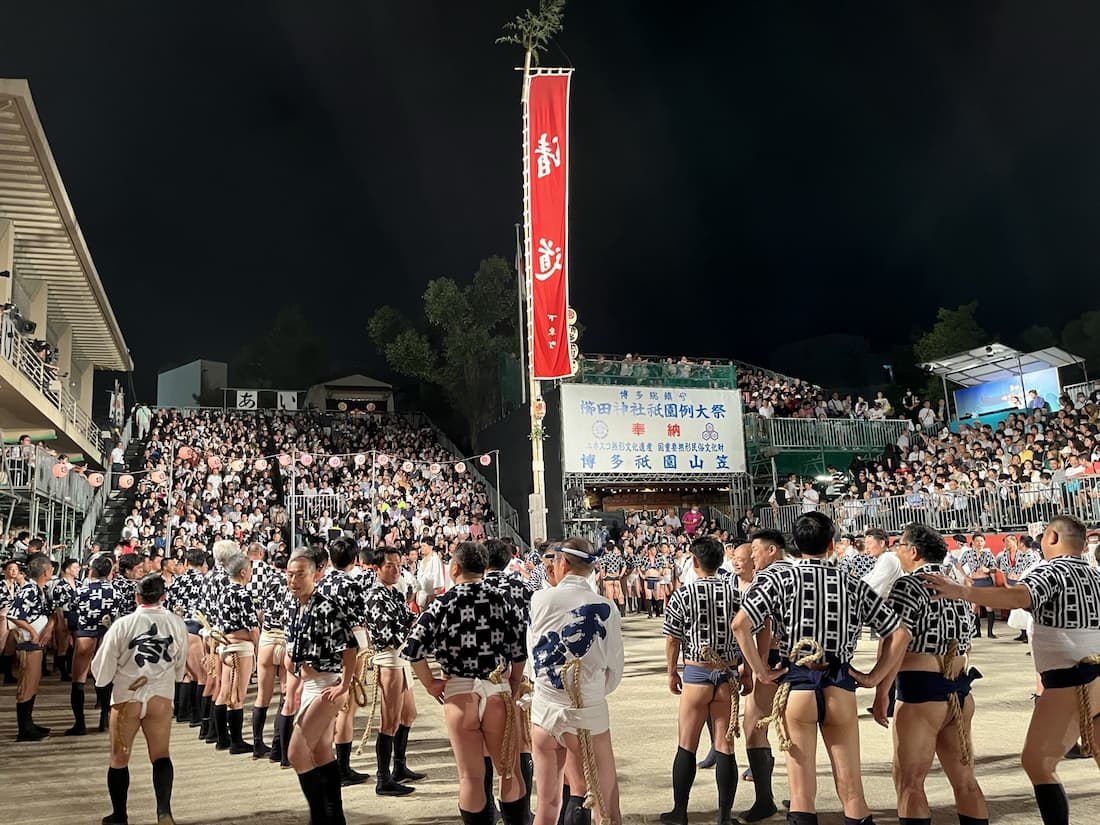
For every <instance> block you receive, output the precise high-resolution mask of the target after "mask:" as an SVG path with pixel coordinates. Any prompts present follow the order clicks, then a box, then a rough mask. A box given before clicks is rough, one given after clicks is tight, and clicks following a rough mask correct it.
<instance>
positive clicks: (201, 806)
mask: <svg viewBox="0 0 1100 825" xmlns="http://www.w3.org/2000/svg"><path fill="white" fill-rule="evenodd" d="M624 628H625V629H624V632H625V635H626V654H627V667H626V678H625V679H624V680H623V683H622V686H621V687H620V688H619V690H618V691H617V692H616V693H615V695H614V696H613V697H612V699H611V715H612V732H613V737H614V742H615V749H616V752H617V758H618V768H619V776H620V783H621V786H622V800H623V801H622V805H623V813H624V817H625V821H626V823H631V825H633V824H634V823H649V822H657V821H658V820H657V815H658V813H659V812H660V811H664V810H668V809H669V808H670V807H671V801H672V793H671V780H670V770H671V765H672V758H673V756H674V754H675V752H676V701H677V700H676V698H675V697H673V696H671V695H670V694H669V693H668V689H667V687H666V682H665V677H664V665H663V642H662V639H661V637H660V624H659V620H657V619H646V618H644V617H641V618H638V617H628V619H627V620H626V622H625V625H624ZM1000 630H1001V638H999V639H996V640H988V639H985V640H979V641H977V643H976V645H977V647H976V650H975V652H974V655H973V657H972V664H974V665H975V666H977V667H978V668H980V669H981V670H982V672H983V673H984V674H985V677H986V678H985V679H983V680H981V681H979V682H977V683H976V684H975V689H974V693H975V697H976V700H977V703H978V709H977V715H976V719H975V731H974V752H975V755H976V763H977V765H978V777H979V781H980V782H981V784H982V787H983V790H984V791H985V794H986V796H987V798H988V799H989V803H990V811H991V816H990V820H991V821H992V822H999V823H1021V824H1022V823H1025V822H1026V823H1034V822H1038V821H1039V817H1038V812H1037V810H1036V808H1035V804H1034V800H1033V797H1032V794H1031V787H1030V785H1029V784H1028V781H1027V778H1026V777H1025V775H1024V773H1023V771H1022V770H1021V769H1020V766H1019V753H1020V747H1021V744H1022V742H1023V738H1024V733H1025V731H1026V728H1027V723H1028V719H1029V717H1030V714H1031V699H1030V696H1031V692H1032V690H1033V689H1034V672H1033V670H1032V667H1031V659H1030V658H1029V657H1027V656H1025V649H1026V647H1025V645H1022V644H1017V643H1014V642H1012V641H1011V640H1010V638H1011V636H1012V635H1014V634H1013V632H1012V631H1010V630H1009V629H1008V628H1006V627H1004V626H1003V625H1001V626H1000ZM871 652H873V645H872V643H870V642H864V643H863V645H862V652H861V655H860V657H858V658H857V663H858V662H859V661H860V660H861V659H863V657H864V656H865V655H866V654H869V653H871ZM416 690H417V701H418V702H419V706H420V711H421V716H420V718H419V719H418V721H417V724H416V726H415V727H414V729H413V737H412V742H411V743H410V748H409V763H410V765H411V766H412V767H413V768H415V769H417V770H421V771H425V772H427V773H428V779H427V780H425V781H423V782H421V783H420V784H419V785H418V786H417V792H416V793H415V794H414V795H412V796H411V797H408V798H405V799H400V800H392V799H382V798H379V797H377V796H375V794H374V788H373V785H361V786H358V787H354V788H348V789H345V791H344V806H345V810H346V811H347V818H348V822H349V823H350V825H365V824H366V823H436V822H443V823H450V822H457V821H459V820H458V815H457V793H456V787H457V786H456V776H455V768H454V763H453V762H452V759H451V752H450V746H449V744H448V742H447V738H446V733H445V731H444V729H443V723H442V714H441V710H440V708H439V706H438V705H436V704H434V703H433V702H432V701H431V700H430V697H428V696H427V694H425V693H424V692H423V691H422V690H421V689H420V687H419V686H416ZM68 691H69V689H68V685H67V684H61V683H59V682H58V681H57V679H56V677H52V678H47V679H45V680H44V690H43V693H42V694H41V696H40V697H39V700H38V704H37V708H36V720H37V721H38V723H39V724H42V725H47V726H50V727H52V728H53V729H54V731H53V735H51V736H50V737H49V738H48V739H46V740H43V741H42V742H38V743H16V742H15V741H14V740H15V712H14V701H15V690H14V688H13V687H4V688H0V707H3V711H2V712H0V781H2V783H3V784H2V786H0V787H2V788H3V798H4V800H5V802H6V803H7V811H6V813H5V815H4V816H3V821H4V822H10V823H20V825H60V824H61V823H64V824H65V825H85V823H87V824H88V825H93V823H98V822H99V820H100V818H101V817H102V816H103V815H104V814H106V813H108V812H109V810H110V805H109V802H108V798H107V791H106V785H105V776H106V770H107V759H108V754H109V745H108V742H107V736H106V735H105V734H91V735H88V736H86V737H84V738H81V739H66V738H64V737H61V736H60V735H59V734H60V733H61V731H63V730H64V729H65V728H66V727H68V726H69V725H70V724H71V714H70V711H69V707H68ZM88 693H89V695H91V694H92V691H91V690H89V691H88ZM870 695H871V694H870V692H867V691H861V696H860V706H861V707H864V706H866V705H868V704H869V703H870V702H869V699H870ZM865 700H867V701H865ZM88 717H89V720H90V721H91V720H94V719H95V718H96V714H95V713H93V712H92V711H91V708H90V707H89V711H88ZM362 727H363V721H362V720H361V721H360V725H359V731H358V732H360V733H361V731H362ZM245 728H246V738H247V736H248V720H247V718H246V720H245ZM860 729H861V735H862V750H863V776H864V782H865V785H866V790H867V796H868V802H869V803H870V806H871V809H872V811H873V812H874V814H875V818H876V821H877V822H879V823H892V822H897V817H896V813H895V805H896V801H895V796H894V788H893V783H892V781H891V778H890V755H891V754H890V748H891V744H890V734H889V733H888V732H887V731H884V730H882V729H881V728H879V727H878V726H877V725H876V724H875V723H874V722H873V721H872V720H871V718H870V717H869V716H868V715H866V714H864V715H863V716H861V720H860ZM268 739H270V727H269V734H268ZM139 742H140V739H139ZM172 749H173V759H174V762H175V767H176V786H175V797H174V803H173V808H174V811H175V814H176V819H177V821H178V822H179V823H180V825H200V823H201V824H202V825H230V823H270V825H291V823H294V824H295V825H297V824H298V823H303V824H304V823H305V822H306V821H307V818H308V817H307V814H306V809H305V800H304V799H303V798H302V795H301V791H300V790H299V788H298V783H297V781H296V779H295V777H294V774H293V772H292V771H290V770H280V769H279V767H278V766H277V765H274V764H272V763H270V762H267V761H266V760H265V761H264V762H262V763H256V762H253V761H252V760H251V758H250V757H249V756H234V757H231V756H229V755H228V754H225V753H218V752H215V751H214V750H213V747H212V746H207V745H200V744H199V742H198V741H197V739H196V732H195V730H194V729H191V728H187V727H185V726H182V725H176V726H175V727H174V729H173V741H172ZM737 754H738V755H737V761H738V765H739V771H740V770H741V769H743V768H744V767H745V757H744V745H743V742H740V741H739V742H738V746H737ZM135 757H140V758H135V759H134V762H133V764H132V766H131V776H132V779H131V791H130V822H131V823H132V825H143V823H153V822H154V821H155V818H156V817H155V811H154V805H153V795H152V787H151V779H150V768H149V764H148V761H147V760H146V759H145V754H144V751H143V750H142V749H141V747H140V745H139V746H138V747H137V748H135ZM818 760H819V763H818V770H819V776H820V785H819V796H818V810H819V812H820V814H821V816H820V821H821V822H822V823H823V825H825V824H827V823H841V822H843V817H842V816H841V814H840V806H839V803H838V801H837V798H836V794H835V792H834V791H833V787H832V780H831V777H830V774H829V768H828V762H827V760H826V758H825V754H824V750H823V749H819V752H818ZM373 762H374V759H373V749H371V753H370V755H369V756H366V755H365V756H363V757H354V758H353V764H354V765H355V766H356V767H357V768H358V769H360V770H365V771H370V772H373V770H374V765H373ZM1061 776H1062V779H1063V781H1064V782H1065V784H1066V786H1067V789H1068V792H1069V794H1070V798H1071V805H1072V821H1073V822H1082V823H1083V822H1090V821H1095V820H1094V819H1093V817H1096V816H1097V815H1100V783H1098V781H1097V779H1098V776H1097V765H1096V764H1095V763H1094V762H1093V761H1091V760H1078V761H1073V762H1065V763H1063V769H1062V772H1061ZM775 786H776V797H777V798H782V797H785V796H786V775H785V772H784V770H783V767H782V759H780V760H779V764H777V766H776V776H775ZM928 794H929V798H930V801H931V803H932V807H933V820H934V821H935V822H940V823H948V822H950V823H954V822H957V819H956V817H955V812H954V807H953V803H952V797H951V792H950V787H949V786H948V784H947V782H946V780H945V779H944V778H943V775H942V774H941V773H939V772H938V769H935V768H934V769H933V774H932V775H931V777H930V778H929V781H928ZM752 800H753V795H752V789H751V785H749V784H748V783H741V785H740V787H739V789H738V794H737V802H736V805H735V807H734V811H735V812H737V811H740V810H744V809H745V808H747V807H749V805H751V804H752ZM716 804H717V794H716V790H715V787H714V780H713V773H712V772H709V771H700V772H699V775H698V777H697V779H696V784H695V793H694V794H693V796H692V801H691V807H690V814H691V816H690V821H691V822H692V823H708V822H715V821H716V814H715V810H716ZM768 821H769V822H775V823H779V822H782V821H783V818H782V817H781V816H776V817H773V818H772V819H771V820H768Z"/></svg>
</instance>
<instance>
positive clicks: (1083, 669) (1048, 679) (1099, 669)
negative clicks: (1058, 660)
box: [1039, 665, 1100, 688]
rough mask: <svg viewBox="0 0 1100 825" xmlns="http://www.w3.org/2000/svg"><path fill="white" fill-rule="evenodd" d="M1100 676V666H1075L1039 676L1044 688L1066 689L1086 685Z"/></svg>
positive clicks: (1045, 672) (1046, 672)
mask: <svg viewBox="0 0 1100 825" xmlns="http://www.w3.org/2000/svg"><path fill="white" fill-rule="evenodd" d="M1098 676H1100V665H1075V666H1074V667H1064V668H1060V669H1058V670H1047V671H1044V672H1042V673H1040V674H1039V678H1040V679H1042V681H1043V687H1045V688H1066V687H1077V686H1078V685H1087V684H1089V683H1091V682H1092V681H1093V680H1094V679H1096V678H1097V677H1098Z"/></svg>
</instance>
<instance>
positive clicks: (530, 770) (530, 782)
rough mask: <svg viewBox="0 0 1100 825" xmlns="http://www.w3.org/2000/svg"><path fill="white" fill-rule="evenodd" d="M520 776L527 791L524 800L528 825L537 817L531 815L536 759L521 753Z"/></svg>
mask: <svg viewBox="0 0 1100 825" xmlns="http://www.w3.org/2000/svg"><path fill="white" fill-rule="evenodd" d="M519 775H520V776H522V777H523V787H525V788H526V789H527V790H526V791H524V793H523V798H524V800H525V801H526V802H527V819H528V823H530V822H534V820H535V816H534V814H532V813H531V791H532V789H533V788H534V787H535V759H534V757H533V756H531V754H529V753H520V755H519Z"/></svg>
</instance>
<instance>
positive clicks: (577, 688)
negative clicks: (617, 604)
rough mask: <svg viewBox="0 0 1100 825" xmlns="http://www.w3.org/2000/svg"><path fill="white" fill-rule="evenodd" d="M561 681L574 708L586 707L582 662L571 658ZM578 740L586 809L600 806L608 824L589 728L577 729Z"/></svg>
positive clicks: (608, 817) (566, 664)
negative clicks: (582, 684) (586, 790)
mask: <svg viewBox="0 0 1100 825" xmlns="http://www.w3.org/2000/svg"><path fill="white" fill-rule="evenodd" d="M561 680H562V684H563V685H564V686H565V692H566V693H568V694H569V701H570V702H571V703H572V705H573V707H574V708H576V709H580V708H583V707H584V696H583V694H582V693H581V660H580V659H577V658H575V657H574V658H571V659H569V661H567V662H566V663H565V666H564V667H562V669H561ZM577 739H579V740H580V744H581V765H582V767H583V768H584V784H585V785H586V786H587V788H588V792H587V793H586V794H585V797H584V807H586V808H593V807H596V806H599V811H600V820H601V821H603V822H608V821H609V820H610V816H609V814H608V811H607V803H606V802H605V801H604V798H603V792H602V791H601V790H600V775H599V772H598V771H597V769H596V754H595V752H594V751H593V750H592V732H591V731H590V730H588V729H587V728H577Z"/></svg>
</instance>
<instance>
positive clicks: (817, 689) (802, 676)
mask: <svg viewBox="0 0 1100 825" xmlns="http://www.w3.org/2000/svg"><path fill="white" fill-rule="evenodd" d="M848 666H849V663H848V662H829V663H828V666H827V667H826V669H825V670H814V669H813V668H809V667H799V666H798V665H796V664H795V663H794V662H791V663H790V664H788V665H787V668H788V670H787V672H786V673H784V674H783V675H782V676H781V677H779V683H780V684H788V685H790V686H791V690H812V691H814V693H816V694H817V721H818V724H820V723H822V722H824V721H825V688H829V687H835V688H840V689H841V690H847V691H850V692H852V693H855V690H856V687H857V685H856V680H855V679H853V678H852V675H851V674H850V673H849V672H848Z"/></svg>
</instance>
